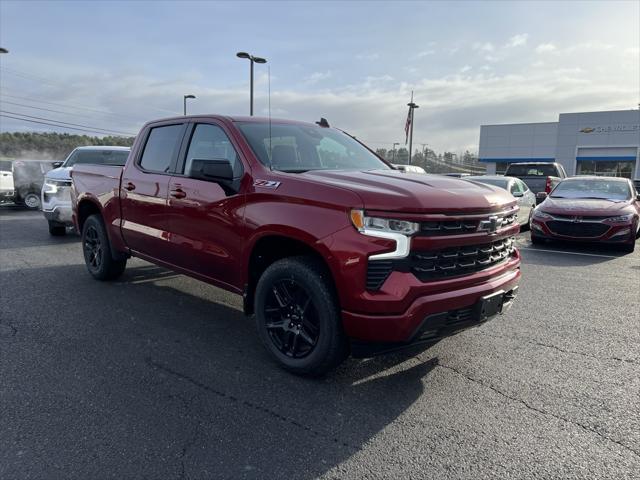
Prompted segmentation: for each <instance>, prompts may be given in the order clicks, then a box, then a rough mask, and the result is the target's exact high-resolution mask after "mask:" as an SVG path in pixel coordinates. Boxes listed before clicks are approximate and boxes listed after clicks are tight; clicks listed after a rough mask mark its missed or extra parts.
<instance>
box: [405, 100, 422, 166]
mask: <svg viewBox="0 0 640 480" xmlns="http://www.w3.org/2000/svg"><path fill="white" fill-rule="evenodd" d="M407 106H408V107H409V117H410V118H411V125H410V126H409V162H408V163H409V165H411V155H412V152H411V150H412V148H413V112H414V110H415V109H416V108H419V106H418V105H416V104H415V103H413V90H411V102H409V103H407Z"/></svg>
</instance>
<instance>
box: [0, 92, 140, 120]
mask: <svg viewBox="0 0 640 480" xmlns="http://www.w3.org/2000/svg"><path fill="white" fill-rule="evenodd" d="M0 95H2V96H3V97H9V98H17V99H19V100H27V101H29V102H32V103H44V104H47V105H54V106H56V107H63V108H75V109H77V110H86V111H88V112H95V113H103V114H106V115H114V116H116V117H121V118H127V119H129V120H131V117H127V116H126V115H121V114H119V113H113V112H108V111H106V110H97V109H95V108H88V107H86V106H80V105H73V104H70V103H69V104H63V103H55V102H49V101H47V100H41V99H36V98H29V97H20V96H17V95H9V94H7V93H0Z"/></svg>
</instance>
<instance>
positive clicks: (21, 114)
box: [0, 110, 135, 136]
mask: <svg viewBox="0 0 640 480" xmlns="http://www.w3.org/2000/svg"><path fill="white" fill-rule="evenodd" d="M0 112H2V113H8V114H10V115H20V116H22V117H27V118H35V119H36V120H45V121H48V122H56V123H62V124H65V125H71V126H74V127H82V128H93V129H95V130H96V131H98V130H103V131H104V132H107V133H117V134H121V135H130V136H135V135H132V134H131V133H126V132H119V131H118V130H111V129H107V128H100V127H93V126H91V125H82V124H79V123H69V122H63V121H62V120H56V119H55V118H43V117H34V116H33V115H25V114H24V113H17V112H9V111H7V110H0Z"/></svg>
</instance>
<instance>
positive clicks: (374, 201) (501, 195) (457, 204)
mask: <svg viewBox="0 0 640 480" xmlns="http://www.w3.org/2000/svg"><path fill="white" fill-rule="evenodd" d="M72 179H73V187H72V201H73V219H74V223H75V225H76V227H77V228H78V231H79V232H82V246H83V252H84V258H85V262H86V265H87V268H88V270H89V273H90V274H91V275H92V276H93V277H95V278H96V279H98V280H111V279H115V278H117V277H118V276H119V275H120V274H122V273H123V271H124V269H125V265H126V262H127V258H128V257H129V256H136V257H140V258H142V259H145V260H148V261H150V262H153V263H156V264H159V265H162V266H165V267H167V268H170V269H172V270H175V271H178V272H181V273H185V274H187V275H190V276H193V277H195V278H198V279H200V280H203V281H205V282H208V283H211V284H213V285H216V286H218V287H221V288H224V289H226V290H229V291H231V292H235V293H237V294H240V295H242V296H243V298H244V310H245V312H246V313H247V314H255V319H256V324H257V330H258V334H259V336H260V337H261V339H262V341H263V342H264V344H265V346H266V348H267V350H268V351H269V352H270V353H271V354H272V356H273V357H274V358H275V359H276V360H277V361H278V362H279V363H280V364H281V365H282V366H284V367H285V368H287V369H289V370H291V371H293V372H295V373H301V374H322V373H324V372H326V371H328V370H330V369H331V368H333V367H335V366H336V365H337V364H339V363H340V362H341V361H342V360H344V359H345V358H346V357H347V356H348V355H349V354H350V353H351V354H352V355H354V356H365V355H371V354H372V353H381V352H384V351H388V350H392V349H396V348H399V347H403V346H406V345H412V344H415V343H421V342H424V343H433V342H436V341H438V340H439V339H441V338H443V337H444V336H447V335H450V334H453V333H455V332H457V331H460V330H463V329H465V328H468V327H471V326H475V325H478V324H480V323H482V322H484V321H485V320H487V319H489V318H491V317H493V316H495V315H497V314H498V313H501V312H503V311H505V310H506V309H507V308H508V307H509V306H510V305H511V304H512V302H513V300H514V298H515V296H516V292H517V285H518V281H519V278H520V256H519V253H518V251H517V249H516V248H515V241H514V236H515V235H516V234H517V233H518V231H519V226H518V222H517V221H516V212H517V206H516V201H515V199H514V198H513V197H511V195H509V194H508V193H507V192H506V191H504V190H502V189H499V188H496V187H492V186H489V185H483V184H479V183H475V182H467V181H465V180H459V179H455V178H447V177H443V176H437V175H433V176H431V175H424V174H413V173H404V172H401V171H398V170H394V169H393V168H392V167H391V166H390V165H389V164H387V163H385V162H384V161H383V160H381V159H380V158H379V157H378V156H376V155H375V154H374V153H373V152H372V151H371V150H370V149H368V148H367V147H366V146H364V145H363V144H362V143H360V142H359V141H357V140H356V139H355V138H354V137H352V136H350V135H348V134H346V133H344V132H342V131H340V130H338V129H334V128H330V127H329V126H328V124H327V123H326V121H321V122H318V123H317V124H310V123H302V122H294V121H283V120H273V121H268V120H267V119H261V118H255V117H249V118H245V117H234V118H231V117H223V116H190V117H177V118H170V119H164V120H158V121H154V122H150V123H148V124H146V125H145V126H144V127H143V128H142V130H141V132H140V134H139V135H138V136H137V138H136V140H135V143H134V145H133V148H132V150H131V154H130V155H129V158H128V160H127V164H126V165H125V166H124V167H116V166H99V165H79V166H77V168H75V169H74V171H73V172H72Z"/></svg>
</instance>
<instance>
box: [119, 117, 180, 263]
mask: <svg viewBox="0 0 640 480" xmlns="http://www.w3.org/2000/svg"><path fill="white" fill-rule="evenodd" d="M185 129H186V124H185V123H177V124H176V123H173V124H164V125H163V124H160V125H158V126H154V127H152V128H150V129H149V130H148V131H147V132H146V140H145V143H144V146H143V147H142V149H140V150H138V152H136V153H135V155H136V157H133V158H131V161H129V162H128V163H127V166H126V167H125V169H124V171H123V173H122V185H121V192H120V195H121V205H122V218H123V222H122V235H123V237H124V240H125V242H126V243H127V245H128V246H129V248H131V249H132V250H134V251H136V252H138V253H140V254H142V255H146V256H149V257H152V258H154V259H159V260H164V259H165V257H166V255H167V251H168V249H169V235H168V227H169V225H168V221H167V210H168V207H167V195H168V186H169V180H170V179H171V172H172V170H173V168H174V167H175V164H176V159H177V155H178V151H179V150H180V144H181V141H182V138H183V136H184V132H185Z"/></svg>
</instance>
